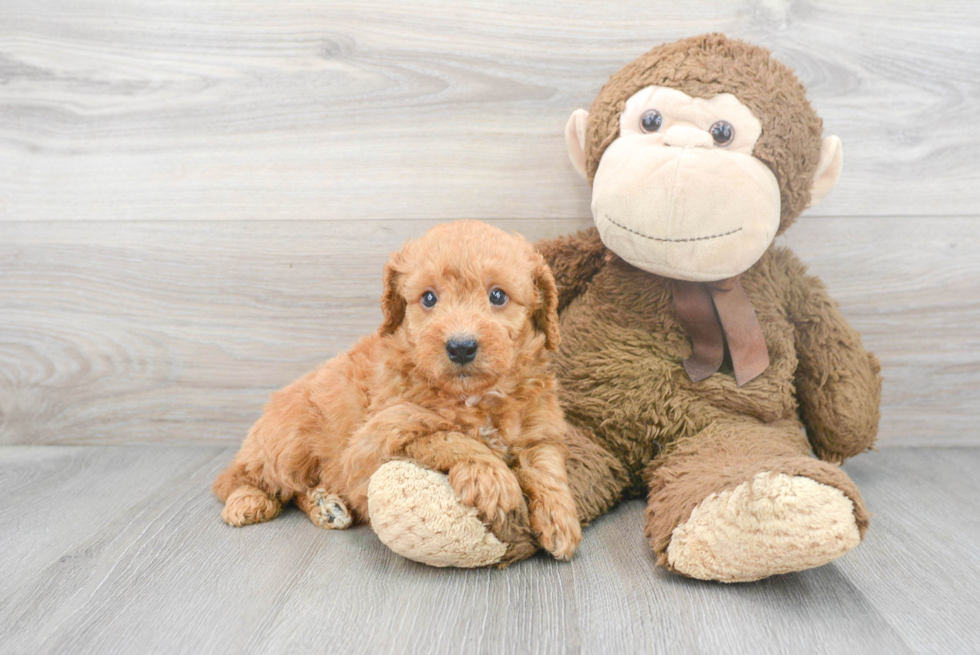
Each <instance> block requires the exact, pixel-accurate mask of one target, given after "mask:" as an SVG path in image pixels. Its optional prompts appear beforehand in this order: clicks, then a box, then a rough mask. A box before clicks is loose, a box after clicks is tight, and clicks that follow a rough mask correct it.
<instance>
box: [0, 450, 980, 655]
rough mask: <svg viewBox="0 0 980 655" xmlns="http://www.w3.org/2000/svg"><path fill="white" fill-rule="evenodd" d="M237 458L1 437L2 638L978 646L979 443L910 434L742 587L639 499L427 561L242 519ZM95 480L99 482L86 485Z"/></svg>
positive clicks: (396, 647) (315, 645)
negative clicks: (828, 514) (824, 544)
mask: <svg viewBox="0 0 980 655" xmlns="http://www.w3.org/2000/svg"><path fill="white" fill-rule="evenodd" d="M232 452H233V450H232V449H223V450H217V449H214V448H189V447H177V448H167V447H145V446H131V447H125V448H120V447H115V448H111V447H110V448H105V447H89V448H86V447H78V448H63V447H5V448H0V480H2V482H0V485H2V489H3V493H4V498H5V500H6V501H7V502H6V503H5V504H4V505H3V506H2V507H0V524H3V525H15V526H17V529H16V530H3V531H0V553H4V554H6V553H8V552H15V553H16V556H11V557H4V558H3V559H0V643H2V647H0V650H2V651H3V652H11V653H27V652H31V653H34V652H44V653H72V654H73V655H75V654H84V653H108V652H166V653H174V654H177V653H202V652H208V653H270V654H273V653H286V652H338V653H340V652H343V653H448V652H474V653H497V652H521V653H577V652H585V653H606V652H608V653H623V652H684V653H752V654H753V655H761V654H766V653H788V652H792V653H841V652H846V653H889V654H896V653H912V652H914V653H967V652H976V651H977V650H978V649H980V631H978V630H977V629H976V622H975V617H976V615H977V614H978V613H980V558H978V556H977V552H976V549H975V548H974V547H973V545H974V544H976V542H977V541H978V539H980V521H978V518H977V516H976V513H975V511H972V509H973V505H972V504H971V503H972V500H971V499H975V498H976V496H977V494H978V493H980V483H978V482H977V479H976V476H975V475H974V472H975V471H976V470H977V467H978V466H980V450H978V449H949V450H938V449H933V450H922V449H902V448H896V449H891V450H888V451H885V452H882V453H874V454H868V455H863V456H861V457H859V458H857V459H856V460H854V461H852V462H850V463H849V464H848V466H847V469H848V471H849V472H850V474H851V475H852V476H853V477H854V479H855V480H857V481H858V483H859V484H860V486H861V488H862V490H863V493H864V496H865V499H866V501H867V503H868V505H869V507H870V508H871V509H872V511H874V513H875V516H874V518H873V520H872V527H871V530H870V532H869V533H868V537H867V539H866V540H865V542H864V544H862V545H861V546H860V547H859V548H858V549H857V550H855V551H854V552H852V553H850V554H848V555H847V556H845V557H844V558H842V559H841V560H838V561H837V562H835V563H833V564H830V565H828V566H825V567H822V568H819V569H815V570H811V571H807V572H804V573H800V574H792V575H785V576H779V577H776V578H773V579H770V580H766V581H763V582H759V583H751V584H744V585H721V584H713V583H703V582H699V581H695V580H688V579H684V578H680V577H678V576H674V575H671V574H668V573H666V572H664V571H663V570H660V569H657V568H655V566H654V558H653V556H652V554H651V553H650V550H649V548H648V546H647V544H646V541H645V539H644V537H643V535H642V529H641V526H642V507H643V504H642V502H639V501H632V502H628V503H625V504H623V505H621V506H620V507H618V508H617V509H615V510H614V511H613V512H611V513H610V514H609V515H607V516H604V517H602V518H600V519H599V520H597V521H596V522H595V523H594V524H593V525H592V526H590V527H589V528H588V529H587V530H586V531H585V539H584V541H583V543H582V546H581V548H580V550H579V552H578V553H577V554H576V556H575V558H574V559H573V560H572V562H571V563H559V562H555V561H553V560H551V559H549V558H546V557H543V556H539V557H535V558H533V559H531V560H529V561H527V562H523V563H521V564H518V565H515V566H513V567H511V568H509V569H507V570H504V571H496V570H473V571H462V570H444V569H433V568H429V567H426V566H423V565H420V564H416V563H414V562H410V561H408V560H404V559H402V558H400V557H398V556H396V555H394V554H393V553H391V552H390V551H388V550H387V549H386V548H385V547H384V546H383V545H382V544H381V543H380V542H379V541H378V540H377V538H376V537H375V536H374V534H373V533H372V532H371V530H370V529H369V528H367V527H361V528H356V529H352V530H349V531H345V532H326V531H323V530H320V529H318V528H316V527H314V526H313V525H312V524H311V523H310V522H309V520H308V519H307V518H306V517H305V516H304V515H302V514H301V513H300V512H299V511H297V510H295V509H291V510H289V511H287V512H286V513H285V514H284V515H283V516H282V517H281V518H279V519H277V520H275V521H273V522H270V523H266V524H263V525H259V526H252V527H249V528H245V529H240V530H236V529H232V528H229V527H227V526H225V525H224V524H223V523H222V522H221V519H220V517H219V510H220V505H219V504H218V502H217V500H215V499H214V498H213V497H211V496H210V495H209V493H208V490H207V486H208V484H209V482H210V480H211V479H212V478H213V476H214V475H215V474H216V473H217V471H218V470H219V468H220V467H221V465H222V464H223V463H225V462H227V461H228V460H229V459H230V458H231V455H232ZM153 460H157V461H159V462H160V463H161V465H160V467H159V469H157V470H156V471H153V470H152V469H151V468H150V466H149V463H150V462H151V461H153ZM61 471H69V475H67V476H65V475H61V474H60V472H61ZM140 477H142V478H143V479H142V481H141V480H140ZM86 485H88V486H89V487H90V488H91V489H92V493H86V492H84V491H82V492H81V493H79V490H83V489H84V488H85V487H86ZM96 490H98V491H100V492H102V494H104V496H101V497H96V495H95V494H94V492H95V491H96ZM42 499H43V500H42ZM83 500H88V501H89V502H88V503H86V502H82V501H83ZM42 502H48V503H52V502H57V503H64V504H63V505H60V509H61V510H62V511H43V510H41V509H40V507H39V506H40V505H41V503H42ZM27 543H34V544H36V545H37V547H36V548H28V547H26V546H25V544H27ZM11 549H13V550H11Z"/></svg>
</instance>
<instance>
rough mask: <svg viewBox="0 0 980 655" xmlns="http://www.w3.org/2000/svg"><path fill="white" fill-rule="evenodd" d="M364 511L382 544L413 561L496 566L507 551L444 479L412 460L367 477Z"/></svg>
mask: <svg viewBox="0 0 980 655" xmlns="http://www.w3.org/2000/svg"><path fill="white" fill-rule="evenodd" d="M368 513H369V514H370V517H371V527H372V528H374V531H375V533H377V535H378V538H379V539H380V540H381V542H382V543H383V544H385V545H386V546H388V548H390V549H391V550H393V551H395V552H396V553H398V554H399V555H401V556H402V557H407V558H408V559H411V560H415V561H416V562H422V563H423V564H428V565H430V566H440V567H445V566H455V567H460V568H475V567H479V566H490V565H492V564H497V563H498V562H501V560H502V559H503V558H504V555H505V554H506V553H507V546H506V545H505V544H503V543H501V541H500V540H499V539H497V537H496V536H494V534H493V533H492V532H491V531H489V530H488V529H487V528H486V526H485V525H484V524H483V521H481V520H480V517H479V516H478V515H477V511H476V509H475V508H473V507H469V506H467V505H464V504H463V503H462V502H461V501H460V499H459V496H457V495H456V492H455V491H454V490H453V487H452V485H450V484H449V479H448V478H447V476H445V475H443V474H442V473H437V472H436V471H432V470H429V469H426V468H422V467H421V466H419V465H418V464H415V463H413V462H406V461H392V462H388V463H386V464H384V465H382V466H381V468H379V469H378V470H377V471H376V472H375V473H374V475H372V476H371V481H370V483H369V485H368ZM532 552H533V551H532Z"/></svg>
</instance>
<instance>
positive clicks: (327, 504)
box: [307, 489, 351, 530]
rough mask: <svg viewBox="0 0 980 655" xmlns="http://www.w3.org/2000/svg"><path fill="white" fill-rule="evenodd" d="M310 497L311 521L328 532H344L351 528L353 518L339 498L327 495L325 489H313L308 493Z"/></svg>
mask: <svg viewBox="0 0 980 655" xmlns="http://www.w3.org/2000/svg"><path fill="white" fill-rule="evenodd" d="M307 496H308V497H309V500H310V503H309V507H310V510H309V512H308V514H309V517H310V520H311V521H313V522H314V523H315V524H317V525H318V526H320V527H321V528H325V529H327V530H344V529H346V528H349V527H350V524H351V517H350V512H349V511H348V509H347V505H345V504H344V501H342V500H341V499H340V498H339V497H337V496H335V495H334V494H331V493H327V491H326V490H325V489H312V490H310V491H308V492H307Z"/></svg>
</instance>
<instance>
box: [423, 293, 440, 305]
mask: <svg viewBox="0 0 980 655" xmlns="http://www.w3.org/2000/svg"><path fill="white" fill-rule="evenodd" d="M421 300H422V306H423V307H434V306H435V304H436V301H437V300H438V298H436V294H434V293H432V292H431V291H426V292H425V293H423V294H422V299H421Z"/></svg>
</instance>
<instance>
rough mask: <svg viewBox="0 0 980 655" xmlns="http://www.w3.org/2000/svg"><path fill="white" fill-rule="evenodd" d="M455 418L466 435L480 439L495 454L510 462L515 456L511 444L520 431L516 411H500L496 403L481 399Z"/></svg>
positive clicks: (519, 422)
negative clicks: (481, 400)
mask: <svg viewBox="0 0 980 655" xmlns="http://www.w3.org/2000/svg"><path fill="white" fill-rule="evenodd" d="M457 420H458V421H459V422H460V423H462V425H460V428H461V429H462V430H463V431H464V432H465V433H466V434H468V435H470V436H471V437H473V438H474V439H477V440H479V441H482V442H483V443H484V444H485V445H486V446H487V448H489V449H490V450H491V451H493V453H494V454H495V455H497V456H498V457H500V458H501V459H502V460H504V461H505V462H507V463H508V464H511V463H512V462H513V460H514V458H515V455H514V453H513V451H512V446H513V445H514V443H515V442H516V441H517V440H518V437H519V436H520V432H521V419H520V415H519V413H518V412H516V411H501V408H500V407H498V406H497V403H495V402H493V401H492V400H490V401H483V402H481V403H479V404H475V403H474V404H473V405H472V406H469V407H467V408H466V411H464V412H460V415H459V416H458V417H457Z"/></svg>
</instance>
